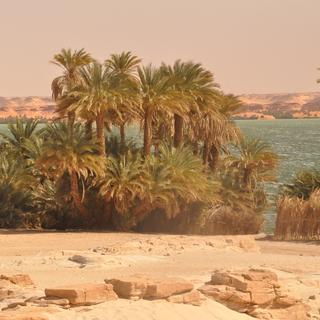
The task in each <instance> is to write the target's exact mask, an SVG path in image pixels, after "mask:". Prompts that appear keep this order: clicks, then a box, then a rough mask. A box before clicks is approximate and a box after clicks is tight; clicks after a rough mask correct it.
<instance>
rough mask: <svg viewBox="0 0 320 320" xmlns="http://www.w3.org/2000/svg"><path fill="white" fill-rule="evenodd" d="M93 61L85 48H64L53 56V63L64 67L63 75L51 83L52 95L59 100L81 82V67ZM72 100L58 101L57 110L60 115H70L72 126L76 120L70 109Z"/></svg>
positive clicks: (70, 124)
mask: <svg viewBox="0 0 320 320" xmlns="http://www.w3.org/2000/svg"><path fill="white" fill-rule="evenodd" d="M92 61H93V58H92V57H91V55H90V54H89V53H87V52H86V51H85V50H84V49H80V50H74V51H72V50H71V49H62V50H61V51H60V52H59V53H57V54H55V55H54V56H53V60H52V61H51V63H53V64H54V65H56V66H58V67H60V68H61V69H62V75H61V76H58V77H56V78H55V79H54V80H53V81H52V84H51V90H52V97H53V99H54V100H55V101H58V100H59V99H61V98H62V97H63V96H65V95H66V94H67V93H68V92H70V91H71V90H72V89H73V88H74V87H76V86H78V85H79V83H80V82H81V72H80V71H81V68H83V67H84V66H86V65H88V64H89V63H90V62H92ZM71 103H72V101H70V100H66V99H65V100H64V101H63V103H59V102H58V109H57V112H58V114H60V116H65V114H67V115H68V121H69V126H70V128H71V127H72V126H73V123H74V121H75V113H74V112H73V111H70V110H69V106H70V104H71Z"/></svg>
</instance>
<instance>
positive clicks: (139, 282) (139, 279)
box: [105, 275, 193, 300]
mask: <svg viewBox="0 0 320 320" xmlns="http://www.w3.org/2000/svg"><path fill="white" fill-rule="evenodd" d="M105 282H106V283H108V284H112V285H113V288H114V291H115V292H116V293H117V295H118V296H119V297H121V298H126V299H132V298H133V299H134V298H139V299H141V298H142V299H148V300H155V299H165V298H168V297H170V296H172V295H175V294H181V293H185V292H189V291H191V290H192V289H193V284H192V283H191V282H189V281H186V280H184V279H180V278H161V279H159V278H147V277H145V276H140V275H134V276H130V277H122V278H116V279H106V280H105Z"/></svg>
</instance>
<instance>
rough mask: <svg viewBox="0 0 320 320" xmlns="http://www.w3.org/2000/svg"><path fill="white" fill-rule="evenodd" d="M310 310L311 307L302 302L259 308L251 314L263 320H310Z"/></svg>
mask: <svg viewBox="0 0 320 320" xmlns="http://www.w3.org/2000/svg"><path fill="white" fill-rule="evenodd" d="M308 312H309V308H308V307H307V306H306V305H304V304H302V303H300V304H297V305H294V306H291V307H289V308H268V309H261V308H258V309H256V310H253V311H251V312H249V314H250V315H251V316H253V317H256V318H258V319H263V320H308V319H310V318H309V316H308Z"/></svg>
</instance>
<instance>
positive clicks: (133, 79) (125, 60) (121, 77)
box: [105, 52, 141, 145]
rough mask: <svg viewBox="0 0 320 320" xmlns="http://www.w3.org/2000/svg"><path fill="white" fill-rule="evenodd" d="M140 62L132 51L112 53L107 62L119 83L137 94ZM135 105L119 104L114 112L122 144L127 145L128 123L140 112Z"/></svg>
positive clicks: (114, 121)
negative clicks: (126, 128)
mask: <svg viewBox="0 0 320 320" xmlns="http://www.w3.org/2000/svg"><path fill="white" fill-rule="evenodd" d="M140 62H141V59H139V58H138V57H137V56H135V55H133V54H132V53H131V52H122V53H120V54H112V55H111V57H110V58H109V59H108V60H106V62H105V64H106V66H107V67H108V68H110V70H111V73H112V74H113V75H114V77H115V78H117V79H118V81H119V83H122V84H123V85H124V86H127V87H128V88H130V89H132V93H133V95H135V94H136V93H137V89H138V81H137V67H138V65H139V63H140ZM133 107H134V108H132V105H131V104H119V105H118V106H117V111H118V112H116V113H114V117H113V123H114V124H116V125H118V127H119V131H120V141H121V144H122V145H125V126H126V124H127V123H129V122H131V121H133V120H134V119H137V116H138V114H139V113H138V110H137V107H138V105H137V104H133Z"/></svg>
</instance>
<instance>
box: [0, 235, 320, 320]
mask: <svg viewBox="0 0 320 320" xmlns="http://www.w3.org/2000/svg"><path fill="white" fill-rule="evenodd" d="M249 238H250V239H251V237H250V236H249V237H248V239H249ZM243 239H245V240H243ZM255 243H256V244H254V241H253V240H250V241H249V242H248V241H247V240H246V237H235V236H230V237H228V236H225V237H222V236H221V237H214V236H180V235H156V234H153V235H148V234H134V233H107V232H26V231H21V232H19V231H14V232H11V231H1V232H0V274H5V275H12V274H19V273H25V274H28V275H30V277H31V278H32V280H33V281H34V283H35V285H36V286H37V289H38V290H43V289H45V288H47V287H54V286H60V285H66V284H79V283H86V282H93V283H101V282H103V281H104V279H106V278H112V277H119V276H123V275H133V274H143V275H146V276H152V277H155V276H156V277H163V276H170V277H181V278H184V279H187V280H189V281H191V282H192V283H193V284H194V286H195V287H199V286H201V285H203V284H204V283H205V282H207V281H208V280H210V275H211V274H212V272H213V271H214V270H216V269H224V270H234V269H248V268H250V267H254V268H264V269H268V270H272V271H274V272H275V273H276V274H277V275H278V277H279V282H280V283H281V285H283V286H284V287H286V289H288V292H290V293H291V294H293V295H294V296H298V297H300V298H301V299H302V300H303V301H304V302H305V303H307V304H308V305H310V307H311V308H312V312H313V313H314V314H317V312H318V314H320V313H319V308H320V272H319V270H320V245H319V243H287V242H274V241H267V240H257V241H256V242H255ZM253 244H254V245H253ZM310 297H312V299H310ZM0 304H1V302H0ZM52 319H57V318H54V315H52ZM58 319H81V320H94V319H95V320H98V319H113V320H117V319H118V320H120V319H121V320H122V319H123V320H125V319H141V320H144V319H146V320H147V319H148V320H149V319H154V320H162V319H166V320H167V319H173V320H178V319H181V320H182V319H213V320H238V319H239V320H241V319H253V318H251V317H250V316H248V315H246V314H241V313H238V312H235V311H232V310H230V309H228V308H226V307H225V306H223V305H222V304H219V303H217V302H215V301H213V300H210V299H208V300H206V301H205V302H204V303H203V304H202V305H201V306H200V307H198V306H191V305H181V304H174V303H169V302H167V301H164V300H156V301H146V300H139V301H130V300H124V299H119V300H117V301H108V302H105V303H102V304H99V305H95V306H89V307H77V308H72V309H70V310H65V311H63V312H62V313H59V317H58Z"/></svg>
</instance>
